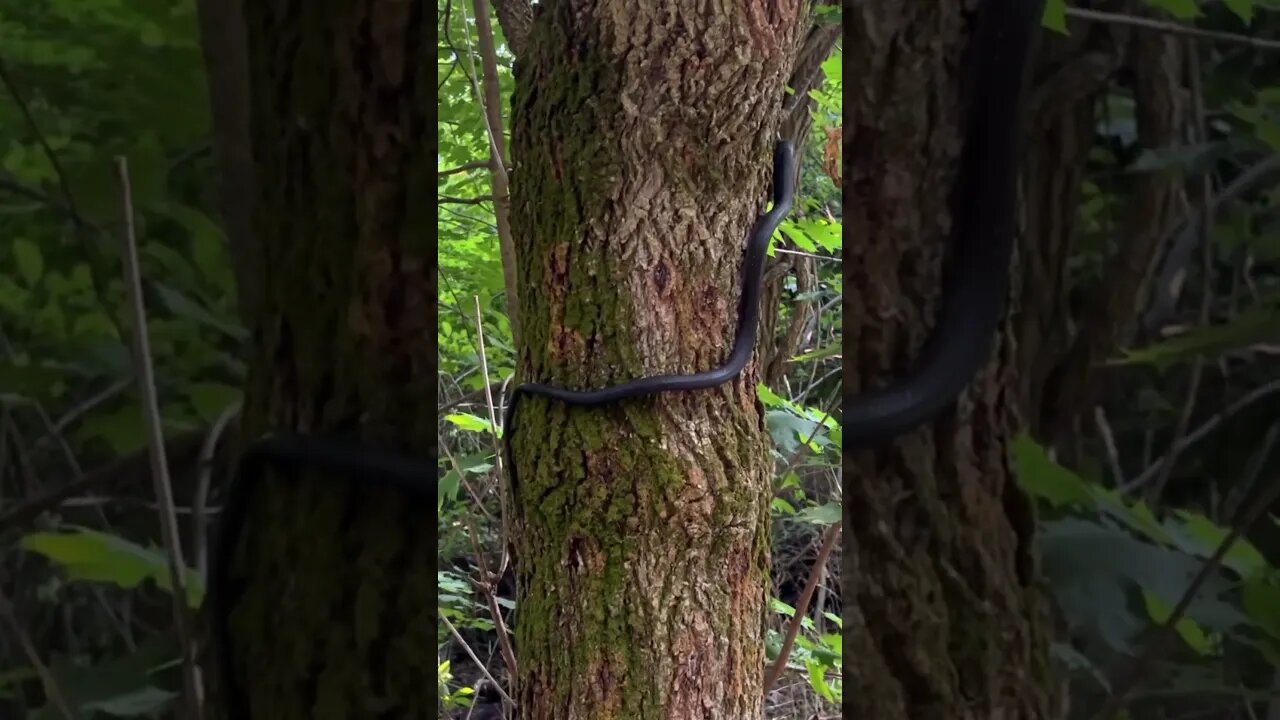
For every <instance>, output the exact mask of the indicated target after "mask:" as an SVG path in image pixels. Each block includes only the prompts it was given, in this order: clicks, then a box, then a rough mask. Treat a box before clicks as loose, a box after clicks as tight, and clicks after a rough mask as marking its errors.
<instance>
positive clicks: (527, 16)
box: [493, 0, 533, 57]
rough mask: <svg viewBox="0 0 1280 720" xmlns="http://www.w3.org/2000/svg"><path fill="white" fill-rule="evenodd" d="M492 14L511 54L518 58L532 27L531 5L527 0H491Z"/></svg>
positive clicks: (526, 43)
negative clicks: (495, 16)
mask: <svg viewBox="0 0 1280 720" xmlns="http://www.w3.org/2000/svg"><path fill="white" fill-rule="evenodd" d="M493 12H494V14H495V15H497V16H498V26H499V27H501V28H502V34H503V36H505V37H506V38H507V47H508V48H510V49H511V54H512V55H515V56H516V57H520V56H521V55H523V54H524V49H525V47H526V46H527V45H528V40H529V30H530V29H531V28H532V27H533V5H532V4H530V2H529V0H493Z"/></svg>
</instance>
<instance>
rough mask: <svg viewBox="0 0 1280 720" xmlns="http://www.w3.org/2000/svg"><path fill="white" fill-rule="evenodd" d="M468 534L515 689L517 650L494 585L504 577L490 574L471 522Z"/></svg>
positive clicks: (482, 588)
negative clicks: (503, 616)
mask: <svg viewBox="0 0 1280 720" xmlns="http://www.w3.org/2000/svg"><path fill="white" fill-rule="evenodd" d="M467 533H468V535H469V537H470V540H471V551H472V552H474V553H475V555H476V563H477V564H479V566H480V572H481V573H482V576H483V577H484V581H483V582H481V583H479V585H480V592H482V593H484V597H485V603H486V605H487V606H488V608H489V616H490V617H491V618H493V626H494V627H493V629H494V631H495V632H496V633H497V635H498V647H499V648H500V649H501V650H502V662H503V663H504V664H506V666H507V677H508V678H510V679H511V686H512V687H513V688H514V687H515V684H516V679H517V678H519V677H520V675H519V672H518V667H519V666H518V665H516V652H515V648H513V647H511V637H510V636H509V635H508V634H507V623H506V621H504V620H503V619H502V609H501V608H499V607H498V594H497V593H496V592H494V583H496V582H498V580H499V579H501V577H502V576H501V575H495V574H493V573H491V572H489V563H487V562H485V559H484V551H483V549H482V548H481V547H480V537H479V535H478V534H477V533H476V527H475V525H474V524H473V523H471V522H467Z"/></svg>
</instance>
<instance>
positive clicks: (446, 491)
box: [436, 470, 461, 510]
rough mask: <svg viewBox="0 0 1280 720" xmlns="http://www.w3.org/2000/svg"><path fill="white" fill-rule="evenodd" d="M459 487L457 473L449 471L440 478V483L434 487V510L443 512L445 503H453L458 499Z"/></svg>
mask: <svg viewBox="0 0 1280 720" xmlns="http://www.w3.org/2000/svg"><path fill="white" fill-rule="evenodd" d="M460 487H461V477H459V475H458V473H457V472H455V471H453V470H449V471H448V472H446V473H445V474H444V476H443V477H441V478H440V482H439V483H438V484H437V485H436V508H437V510H443V509H444V504H445V501H446V500H447V501H449V502H453V501H454V500H456V499H457V497H458V488H460Z"/></svg>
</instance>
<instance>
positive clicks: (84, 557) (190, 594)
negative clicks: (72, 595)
mask: <svg viewBox="0 0 1280 720" xmlns="http://www.w3.org/2000/svg"><path fill="white" fill-rule="evenodd" d="M20 544H21V547H22V548H23V549H24V550H26V551H28V552H32V553H36V554H38V555H43V556H44V557H45V558H47V559H49V560H50V561H52V562H54V563H56V564H58V565H59V566H61V568H62V570H63V572H65V573H66V574H67V577H68V578H70V579H71V580H85V581H88V582H104V583H110V584H113V585H117V586H119V587H122V588H125V589H131V588H135V587H137V586H138V585H140V584H142V583H143V582H144V581H146V580H150V581H152V582H154V583H155V584H156V586H157V587H159V588H160V589H162V590H166V591H168V590H171V589H172V587H173V586H172V585H171V584H170V582H169V563H168V559H167V558H166V556H165V553H164V552H163V551H162V550H160V549H157V548H144V547H142V546H141V545H137V544H134V543H132V542H130V541H128V540H125V539H124V538H122V537H118V536H116V535H111V534H109V533H102V532H98V531H96V530H90V529H88V528H79V529H78V530H77V531H76V532H70V533H51V532H45V533H32V534H30V535H27V536H25V537H23V538H22V541H21V543H20ZM184 574H185V577H184V578H183V582H184V584H185V585H186V590H187V604H188V605H189V606H190V607H192V608H199V607H200V603H201V601H202V600H203V599H204V582H203V581H202V580H201V578H200V574H199V573H197V572H195V571H194V570H192V569H190V568H186V569H185V573H184Z"/></svg>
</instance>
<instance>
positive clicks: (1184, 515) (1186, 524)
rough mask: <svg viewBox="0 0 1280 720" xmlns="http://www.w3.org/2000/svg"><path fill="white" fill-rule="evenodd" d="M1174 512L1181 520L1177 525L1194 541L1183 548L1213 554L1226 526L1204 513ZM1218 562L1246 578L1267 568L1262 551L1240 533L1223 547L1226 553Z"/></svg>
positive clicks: (1268, 566)
mask: <svg viewBox="0 0 1280 720" xmlns="http://www.w3.org/2000/svg"><path fill="white" fill-rule="evenodd" d="M1175 515H1177V517H1178V518H1179V519H1180V520H1181V521H1182V522H1181V524H1180V525H1178V526H1177V528H1178V529H1179V530H1181V531H1183V532H1184V533H1186V535H1187V536H1188V537H1189V539H1191V540H1193V541H1194V543H1192V544H1191V545H1192V546H1191V547H1187V548H1184V549H1186V550H1189V551H1191V552H1194V553H1196V554H1197V555H1200V556H1201V557H1204V558H1208V557H1210V556H1211V555H1213V554H1214V552H1216V551H1217V549H1218V548H1219V547H1220V546H1221V545H1222V542H1223V541H1224V540H1226V539H1227V534H1228V532H1229V530H1228V529H1227V528H1224V527H1222V526H1220V525H1217V524H1215V523H1214V522H1213V521H1212V520H1210V519H1209V518H1207V517H1205V516H1204V515H1201V514H1199V513H1193V512H1188V511H1186V510H1177V511H1175ZM1222 564H1223V565H1226V566H1227V567H1229V568H1231V569H1232V570H1235V571H1236V572H1238V573H1240V575H1241V576H1243V577H1246V578H1248V577H1251V576H1253V575H1255V574H1257V573H1258V572H1260V571H1263V570H1266V569H1268V568H1270V565H1269V564H1268V563H1267V560H1266V558H1264V557H1263V556H1262V553H1260V552H1258V549H1257V548H1256V547H1254V546H1253V543H1251V542H1249V541H1248V540H1247V539H1246V538H1243V537H1240V538H1236V541H1235V542H1234V543H1233V544H1232V546H1231V548H1230V549H1228V550H1227V554H1226V556H1225V557H1223V559H1222Z"/></svg>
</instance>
